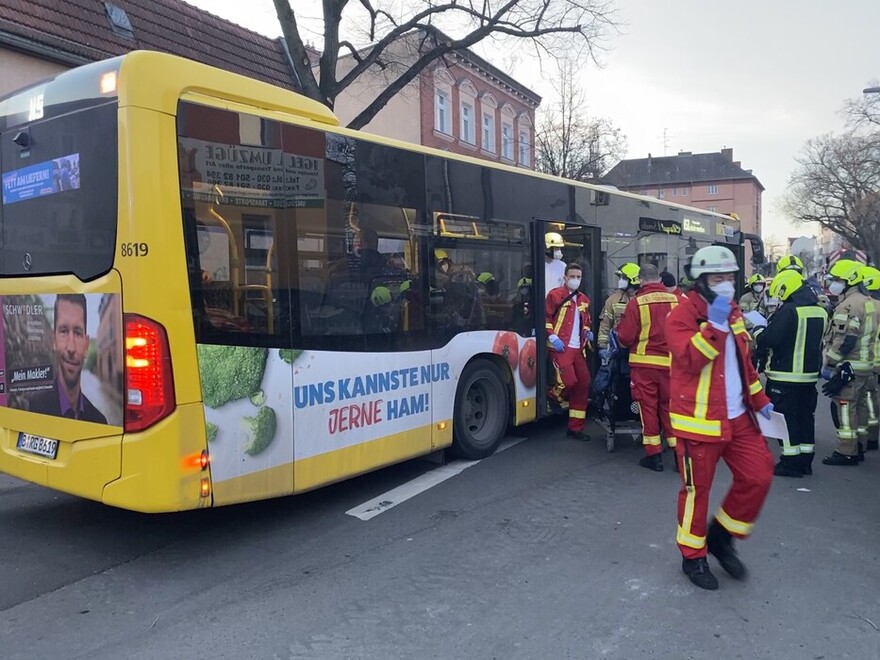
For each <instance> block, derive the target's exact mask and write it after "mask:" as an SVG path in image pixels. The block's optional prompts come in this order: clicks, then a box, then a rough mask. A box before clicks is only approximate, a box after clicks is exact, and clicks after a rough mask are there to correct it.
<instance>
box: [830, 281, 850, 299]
mask: <svg viewBox="0 0 880 660" xmlns="http://www.w3.org/2000/svg"><path fill="white" fill-rule="evenodd" d="M845 288H846V284H844V283H843V282H832V283H831V284H829V285H828V291H829V293H830V294H831V295H832V296H839V295H840V294H841V293H843V290H844V289H845Z"/></svg>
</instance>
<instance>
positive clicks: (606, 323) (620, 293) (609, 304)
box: [596, 289, 632, 348]
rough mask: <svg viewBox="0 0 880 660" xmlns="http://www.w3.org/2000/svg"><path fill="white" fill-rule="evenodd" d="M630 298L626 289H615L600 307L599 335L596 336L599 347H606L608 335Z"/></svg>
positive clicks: (618, 321)
mask: <svg viewBox="0 0 880 660" xmlns="http://www.w3.org/2000/svg"><path fill="white" fill-rule="evenodd" d="M630 300H632V295H630V293H629V291H628V290H626V291H625V290H623V289H616V290H615V291H613V292H612V293H611V295H610V296H608V299H607V300H606V301H605V305H604V306H603V307H602V314H601V315H600V316H599V335H598V336H597V337H596V343H598V345H599V348H608V335H609V334H610V333H611V331H612V330H614V329H615V328H616V327H617V326H618V324H619V323H620V319H621V317H623V312H624V310H625V309H626V306H627V304H628V303H629V301H630Z"/></svg>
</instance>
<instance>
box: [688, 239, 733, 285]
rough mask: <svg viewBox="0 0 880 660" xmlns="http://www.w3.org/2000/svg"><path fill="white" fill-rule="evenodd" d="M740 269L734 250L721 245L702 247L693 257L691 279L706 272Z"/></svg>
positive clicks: (730, 271) (726, 271)
mask: <svg viewBox="0 0 880 660" xmlns="http://www.w3.org/2000/svg"><path fill="white" fill-rule="evenodd" d="M738 270H739V265H738V264H737V263H736V257H735V256H733V252H731V251H730V250H729V249H728V248H726V247H723V246H721V245H709V246H708V247H704V248H700V249H699V250H697V251H696V252H695V253H694V256H693V257H692V258H691V279H694V280H695V279H697V278H698V277H699V276H700V275H705V274H706V273H735V272H737V271H738Z"/></svg>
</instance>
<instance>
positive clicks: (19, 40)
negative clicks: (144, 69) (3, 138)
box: [0, 0, 299, 95]
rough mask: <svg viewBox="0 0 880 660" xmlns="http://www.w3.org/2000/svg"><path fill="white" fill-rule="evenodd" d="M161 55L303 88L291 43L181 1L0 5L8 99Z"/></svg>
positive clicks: (3, 89)
mask: <svg viewBox="0 0 880 660" xmlns="http://www.w3.org/2000/svg"><path fill="white" fill-rule="evenodd" d="M132 50H157V51H161V52H165V53H171V54H173V55H179V56H182V57H186V58H189V59H191V60H196V61H199V62H203V63H205V64H210V65H211V66H216V67H218V68H221V69H226V70H227V71H232V72H234V73H238V74H242V75H245V76H248V77H250V78H256V79H257V80H263V81H265V82H268V83H272V84H273V85H278V86H279V87H284V88H286V89H292V90H296V89H298V87H299V86H298V85H297V84H296V76H295V74H294V72H293V67H292V66H291V63H290V56H289V54H288V51H287V45H286V43H285V42H284V40H283V39H282V38H279V39H270V38H268V37H264V36H262V35H260V34H257V33H256V32H252V31H250V30H247V29H245V28H243V27H241V26H239V25H236V24H235V23H232V22H230V21H226V20H224V19H222V18H219V17H217V16H214V15H213V14H210V13H208V12H206V11H203V10H201V9H198V8H196V7H193V6H191V5H188V4H186V3H185V2H181V0H112V2H111V1H106V2H105V1H102V0H66V1H65V2H60V1H59V0H0V95H4V94H7V93H9V92H12V91H14V90H16V89H19V88H21V87H24V86H26V85H30V84H33V83H35V82H37V81H39V80H43V79H45V78H49V77H52V76H54V75H56V74H58V73H60V72H61V71H64V70H66V69H70V68H72V67H75V66H79V65H81V64H87V63H89V62H94V61H97V60H102V59H106V58H108V57H115V56H117V55H122V54H124V53H127V52H129V51H132Z"/></svg>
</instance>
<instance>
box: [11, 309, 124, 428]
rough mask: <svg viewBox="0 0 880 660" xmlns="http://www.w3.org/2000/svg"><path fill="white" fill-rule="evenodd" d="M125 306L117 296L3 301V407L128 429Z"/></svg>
mask: <svg viewBox="0 0 880 660" xmlns="http://www.w3.org/2000/svg"><path fill="white" fill-rule="evenodd" d="M120 302H121V301H120V298H119V295H118V294H115V293H89V294H81V293H62V294H42V295H23V296H0V305H2V307H0V309H2V312H3V324H2V329H0V332H2V337H0V346H2V352H0V405H3V406H7V407H9V408H16V409H18V410H29V411H31V412H35V413H40V414H43V415H54V416H56V417H67V418H69V419H75V420H80V421H87V422H95V423H98V424H111V425H113V426H122V397H123V391H124V390H123V346H122V342H123V331H122V311H121V304H120Z"/></svg>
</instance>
